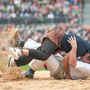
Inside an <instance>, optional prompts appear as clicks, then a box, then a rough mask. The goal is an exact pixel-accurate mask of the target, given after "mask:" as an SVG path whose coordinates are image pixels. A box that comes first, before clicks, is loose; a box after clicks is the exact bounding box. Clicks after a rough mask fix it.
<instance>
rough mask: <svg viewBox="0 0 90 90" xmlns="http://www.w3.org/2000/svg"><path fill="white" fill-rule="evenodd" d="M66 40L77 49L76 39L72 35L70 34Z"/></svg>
mask: <svg viewBox="0 0 90 90" xmlns="http://www.w3.org/2000/svg"><path fill="white" fill-rule="evenodd" d="M68 42H69V43H70V44H71V46H72V48H75V49H77V41H76V38H75V36H74V37H72V36H71V37H69V40H68Z"/></svg>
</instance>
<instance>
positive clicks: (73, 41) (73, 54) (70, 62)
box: [63, 37, 77, 79]
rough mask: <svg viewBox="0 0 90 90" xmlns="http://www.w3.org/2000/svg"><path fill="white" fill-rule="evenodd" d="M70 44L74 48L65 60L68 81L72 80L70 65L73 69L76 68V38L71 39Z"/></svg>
mask: <svg viewBox="0 0 90 90" xmlns="http://www.w3.org/2000/svg"><path fill="white" fill-rule="evenodd" d="M69 43H70V44H71V46H72V50H71V51H70V52H69V53H68V54H67V55H66V56H65V57H64V58H63V64H64V69H65V73H66V79H69V78H70V72H69V65H70V66H72V67H75V66H76V52H77V44H76V38H75V37H74V38H70V39H69Z"/></svg>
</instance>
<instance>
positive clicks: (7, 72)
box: [0, 66, 24, 81]
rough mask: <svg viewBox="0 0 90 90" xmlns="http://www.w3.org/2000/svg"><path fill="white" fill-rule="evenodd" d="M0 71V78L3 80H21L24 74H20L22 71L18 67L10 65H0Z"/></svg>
mask: <svg viewBox="0 0 90 90" xmlns="http://www.w3.org/2000/svg"><path fill="white" fill-rule="evenodd" d="M0 71H1V74H2V75H1V78H0V79H2V80H4V81H12V80H16V81H17V80H21V79H24V76H23V75H22V71H21V69H20V68H18V67H12V68H8V69H5V68H3V67H2V66H0Z"/></svg>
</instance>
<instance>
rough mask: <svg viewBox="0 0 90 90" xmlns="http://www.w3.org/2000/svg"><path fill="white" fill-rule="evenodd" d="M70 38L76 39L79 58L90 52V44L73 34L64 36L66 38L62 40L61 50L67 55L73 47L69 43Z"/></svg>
mask: <svg viewBox="0 0 90 90" xmlns="http://www.w3.org/2000/svg"><path fill="white" fill-rule="evenodd" d="M70 36H75V37H76V40H77V57H78V56H83V55H84V54H85V53H86V52H87V51H88V50H90V44H89V43H88V42H87V41H86V40H84V39H83V38H81V37H80V36H77V35H72V34H64V36H63V38H62V45H61V48H60V50H61V51H65V52H66V53H68V52H69V51H70V50H71V48H72V47H71V45H70V43H69V42H68V39H69V37H70Z"/></svg>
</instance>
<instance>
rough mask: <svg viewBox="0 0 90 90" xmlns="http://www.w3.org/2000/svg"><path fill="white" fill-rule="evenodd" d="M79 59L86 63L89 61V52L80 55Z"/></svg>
mask: <svg viewBox="0 0 90 90" xmlns="http://www.w3.org/2000/svg"><path fill="white" fill-rule="evenodd" d="M81 60H82V61H84V62H86V63H90V53H86V54H85V55H84V56H82V57H81Z"/></svg>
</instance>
